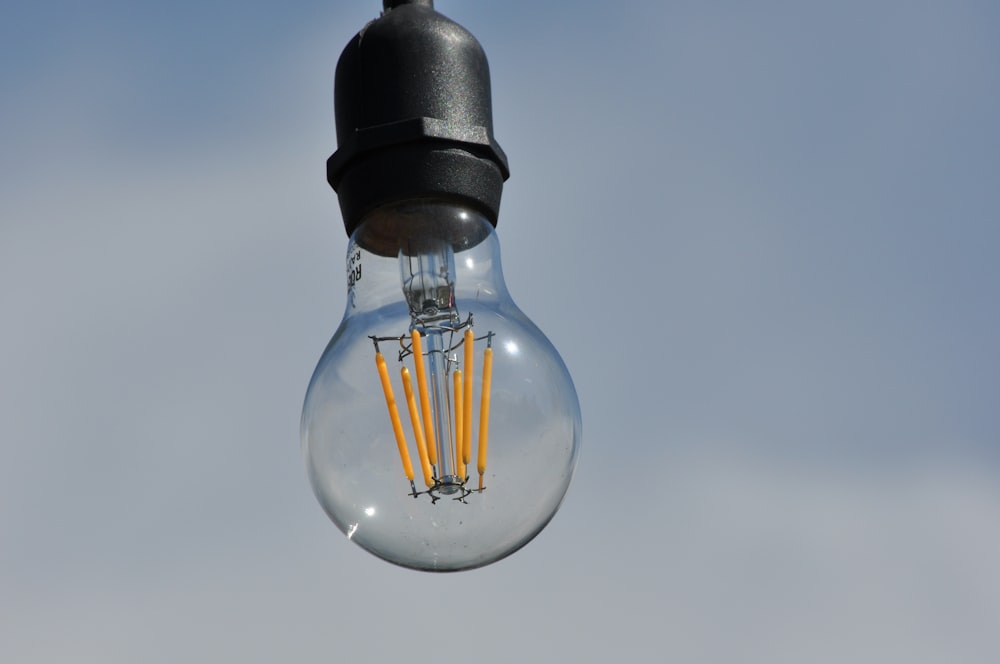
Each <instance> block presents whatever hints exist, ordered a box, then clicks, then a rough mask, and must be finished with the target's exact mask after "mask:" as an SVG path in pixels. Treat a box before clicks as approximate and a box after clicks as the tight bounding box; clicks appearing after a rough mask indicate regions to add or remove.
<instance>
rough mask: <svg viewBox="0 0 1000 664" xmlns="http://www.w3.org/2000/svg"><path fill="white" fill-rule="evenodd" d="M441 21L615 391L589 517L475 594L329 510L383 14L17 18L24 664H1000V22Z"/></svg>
mask: <svg viewBox="0 0 1000 664" xmlns="http://www.w3.org/2000/svg"><path fill="white" fill-rule="evenodd" d="M436 6H437V9H438V10H439V11H441V12H443V13H445V14H446V15H448V16H449V17H451V18H453V19H454V20H456V21H458V22H459V23H462V24H463V25H465V26H466V27H467V28H469V29H470V30H471V31H472V32H473V33H474V34H475V35H476V36H477V37H478V38H479V39H480V41H481V42H482V44H483V46H484V48H485V49H486V52H487V55H488V56H489V58H490V63H491V67H492V72H493V88H494V114H495V121H496V134H497V138H498V140H499V142H500V144H501V145H502V146H503V148H504V150H505V151H506V152H507V154H508V156H509V158H510V162H511V171H512V177H511V179H510V181H509V182H508V183H507V186H506V188H505V192H504V200H503V205H502V209H501V219H500V223H499V226H498V232H499V234H500V238H501V243H502V246H503V251H504V267H505V273H506V277H507V282H508V285H509V287H510V289H511V292H512V293H513V295H514V297H515V299H516V301H517V302H518V303H519V304H520V305H521V307H522V309H524V310H525V311H526V312H527V313H528V314H529V315H530V316H531V317H532V318H533V320H535V321H536V322H537V323H538V324H539V326H540V327H542V329H543V330H545V331H546V333H547V334H548V335H549V337H550V338H551V339H552V340H553V342H554V343H555V344H556V346H557V347H558V348H559V349H560V350H561V351H562V353H563V356H564V359H565V360H566V362H567V364H568V365H569V367H570V370H571V372H572V373H573V376H574V379H575V381H576V384H577V390H578V392H579V395H580V400H581V406H582V409H583V419H584V449H583V454H582V456H581V461H580V466H579V469H578V473H577V477H576V479H575V481H574V484H573V486H572V487H571V488H570V492H569V495H568V497H567V499H566V502H565V504H564V506H563V508H562V510H561V511H560V513H559V514H558V515H557V517H556V518H555V520H554V521H553V522H552V524H551V525H550V526H549V527H548V528H547V529H546V530H545V531H544V532H543V533H542V534H541V535H540V536H539V538H538V539H537V540H536V541H535V542H533V543H532V544H531V545H529V546H528V547H527V548H525V549H524V550H523V551H521V552H519V553H518V554H516V555H515V556H513V557H511V558H510V559H507V560H505V561H502V562H501V563H498V564H497V565H494V566H491V567H489V568H485V569H483V570H478V571H475V572H471V573H465V574H460V575H450V576H445V577H440V576H432V575H426V574H419V573H414V572H407V571H405V570H401V569H397V568H394V567H392V566H390V565H387V564H385V563H382V562H380V561H378V560H375V559H374V558H372V557H370V556H368V555H367V554H365V553H364V552H362V551H361V550H360V549H358V548H357V547H354V546H352V545H350V543H348V542H347V541H346V540H345V538H344V537H343V536H342V535H341V534H340V532H339V531H337V530H336V529H335V528H334V527H333V525H332V524H330V523H329V522H328V521H327V520H326V518H325V516H324V515H323V514H322V511H321V510H320V508H319V506H318V504H317V503H316V501H315V500H314V499H313V497H312V495H311V492H310V490H309V487H308V482H307V481H306V478H305V473H304V470H303V467H302V462H301V459H300V456H299V444H298V418H299V411H300V408H301V400H302V397H303V395H304V392H305V388H306V384H307V382H308V379H309V376H310V374H311V372H312V369H313V366H314V365H315V362H316V360H317V359H318V357H319V354H320V352H321V351H322V349H323V347H324V345H325V344H326V342H327V340H328V339H329V337H330V335H331V334H332V332H333V330H334V328H335V327H336V325H337V323H338V322H339V320H340V318H341V315H342V311H343V306H344V294H345V289H346V286H345V284H344V283H343V271H342V260H343V253H344V251H345V249H346V237H345V235H344V232H343V227H342V225H341V222H340V218H339V212H338V208H337V203H336V199H335V196H334V194H333V192H332V191H330V190H329V188H328V187H327V185H326V184H325V181H324V177H325V171H324V161H325V159H326V157H327V156H328V155H329V154H330V153H332V152H333V150H334V149H335V147H336V145H335V131H334V125H333V113H332V80H333V68H334V66H335V63H336V59H337V57H338V55H339V53H340V50H341V48H342V47H343V46H344V44H346V43H347V41H348V40H349V39H350V38H351V36H353V34H354V33H355V32H357V30H358V29H359V28H360V27H361V26H362V25H363V24H364V22H365V21H367V20H369V19H371V18H373V17H374V16H375V15H377V13H378V11H379V3H377V2H374V1H372V0H366V1H364V2H362V1H360V0H358V1H354V2H350V3H347V2H339V3H314V2H306V3H298V4H294V5H288V4H287V3H285V4H276V3H264V2H249V3H247V2H244V3H231V2H224V1H222V0H218V1H215V2H203V3H189V2H183V1H182V2H174V3H168V4H162V3H160V4H153V3H124V2H102V3H91V4H90V6H89V7H87V8H84V7H82V6H79V5H78V4H76V3H65V2H52V3H34V4H31V5H28V4H22V5H21V6H14V7H9V8H4V10H3V20H2V21H0V56H2V57H0V87H2V90H3V94H2V96H0V117H2V120H3V121H2V122H0V145H3V146H4V149H3V151H2V153H0V167H2V173H3V178H2V179H0V307H2V311H3V321H4V323H3V325H2V326H0V376H2V377H3V379H2V380H0V390H2V392H0V396H2V398H0V659H3V660H4V661H30V662H50V661H51V662H58V661H77V662H90V661H93V662H103V663H107V662H133V661H147V662H176V661H181V660H187V661H208V660H240V661H245V662H271V661H278V660H293V659H294V660H296V661H330V660H331V659H335V660H338V661H339V660H340V659H347V658H353V659H355V660H358V661H387V660H389V659H395V658H401V657H406V658H409V659H419V658H420V656H419V655H418V653H420V652H426V649H425V646H426V644H428V643H430V642H432V641H433V637H432V634H433V633H434V631H435V630H436V629H437V628H439V627H440V625H441V624H442V621H444V622H446V623H447V624H449V625H450V626H452V627H453V628H454V629H455V631H456V633H458V634H460V635H461V636H459V637H457V639H456V648H457V650H458V651H459V652H460V653H463V656H464V657H468V658H470V659H471V658H475V659H476V660H477V661H480V662H508V661H511V660H512V659H514V658H516V657H517V658H521V659H525V660H527V661H540V660H542V659H543V658H551V659H557V660H559V661H565V660H570V659H572V660H573V661H581V662H590V661H594V662H596V661H605V660H607V659H608V658H612V657H613V658H631V659H634V660H637V661H663V660H670V661H680V662H717V661H752V662H757V661H760V662H769V663H773V662H802V661H810V662H843V661H859V662H886V661H908V662H954V661H962V662H973V663H974V662H991V661H993V658H994V657H995V653H996V652H997V650H998V648H1000V642H998V637H997V636H996V630H995V624H996V618H997V616H1000V573H998V572H997V569H996V560H998V559H1000V525H998V524H1000V408H998V407H997V404H998V402H1000V346H998V344H997V339H998V338H1000V312H998V307H997V302H998V301H1000V269H998V267H997V259H996V247H997V246H1000V229H998V224H997V221H998V212H997V211H998V209H1000V129H998V125H997V122H996V118H997V117H1000V69H998V68H997V66H996V63H997V62H1000V42H998V41H997V39H996V35H997V34H998V29H1000V11H998V10H997V8H996V7H995V6H994V5H993V4H992V3H987V2H965V1H957V2H948V3H933V2H905V3H904V2H875V3H871V2H868V3H862V2H843V3H813V2H806V3H781V2H759V3H737V2H698V3H694V2H676V3H638V2H623V3H617V4H612V3H591V2H576V3H561V4H556V3H528V2H508V3H469V2H459V1H458V0H453V1H451V2H446V1H445V0H438V2H437V3H436ZM435 596H440V597H447V598H454V599H453V600H452V601H453V604H452V605H451V606H444V605H442V606H440V607H435V606H432V605H429V604H428V602H427V598H428V597H435Z"/></svg>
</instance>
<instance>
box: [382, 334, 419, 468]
mask: <svg viewBox="0 0 1000 664" xmlns="http://www.w3.org/2000/svg"><path fill="white" fill-rule="evenodd" d="M375 366H377V367H378V377H379V380H381V381H382V391H383V392H384V393H385V405H386V408H388V409H389V419H390V420H392V432H393V434H394V435H395V436H396V447H398V448H399V458H400V460H401V461H402V462H403V471H404V472H405V473H406V479H408V480H410V482H411V483H412V482H413V464H412V463H411V462H410V452H409V450H407V449H406V437H405V436H404V435H403V424H402V422H400V421H399V410H398V409H397V408H396V397H394V396H393V394H392V383H390V382H389V369H388V368H386V366H385V358H384V357H382V353H375Z"/></svg>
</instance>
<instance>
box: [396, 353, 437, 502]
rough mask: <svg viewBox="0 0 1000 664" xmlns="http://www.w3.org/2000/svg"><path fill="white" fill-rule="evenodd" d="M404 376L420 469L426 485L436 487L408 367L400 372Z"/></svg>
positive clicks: (404, 386) (407, 403) (404, 387)
mask: <svg viewBox="0 0 1000 664" xmlns="http://www.w3.org/2000/svg"><path fill="white" fill-rule="evenodd" d="M400 373H401V374H402V376H403V392H405V393H406V405H407V407H408V408H409V411H410V421H411V422H412V423H413V436H414V438H416V439H417V454H419V455H420V467H421V470H423V472H424V483H425V484H426V485H427V486H428V487H432V486H434V472H433V470H431V462H430V460H429V459H428V458H427V442H426V441H425V440H424V430H423V427H422V426H421V425H420V413H418V412H417V400H416V399H415V398H414V397H413V382H412V381H411V380H410V370H409V369H407V368H406V367H403V369H402V370H401V372H400Z"/></svg>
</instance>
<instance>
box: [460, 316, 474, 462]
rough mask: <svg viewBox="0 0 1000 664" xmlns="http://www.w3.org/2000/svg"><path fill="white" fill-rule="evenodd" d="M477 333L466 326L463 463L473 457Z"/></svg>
mask: <svg viewBox="0 0 1000 664" xmlns="http://www.w3.org/2000/svg"><path fill="white" fill-rule="evenodd" d="M474 341H475V335H474V334H473V333H472V328H471V327H467V328H465V362H464V365H465V372H466V373H465V385H463V388H464V390H463V391H464V393H465V397H464V398H463V399H462V408H463V411H464V412H463V415H462V426H463V427H464V431H463V433H462V463H463V464H468V463H469V461H470V460H471V459H472V351H473V346H474Z"/></svg>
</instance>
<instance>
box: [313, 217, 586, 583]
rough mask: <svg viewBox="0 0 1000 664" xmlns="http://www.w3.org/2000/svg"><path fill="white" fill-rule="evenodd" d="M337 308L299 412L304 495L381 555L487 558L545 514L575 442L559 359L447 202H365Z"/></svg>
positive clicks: (405, 559)
mask: <svg viewBox="0 0 1000 664" xmlns="http://www.w3.org/2000/svg"><path fill="white" fill-rule="evenodd" d="M347 283H348V297H347V309H346V312H345V314H344V319H343V321H342V322H341V323H340V327H339V328H338V329H337V331H336V333H335V334H334V336H333V339H332V340H331V341H330V344H329V345H328V346H327V348H326V351H325V352H324V353H323V355H322V357H321V358H320V361H319V365H318V366H317V367H316V371H315V373H314V374H313V377H312V381H311V382H310V384H309V390H308V392H307V393H306V399H305V406H304V408H303V412H302V449H303V454H304V456H305V460H306V465H307V468H308V474H309V478H310V481H311V483H312V486H313V490H314V491H315V493H316V496H317V497H318V498H319V501H320V503H321V504H322V506H323V508H324V509H325V510H326V513H327V514H328V515H329V516H330V518H331V519H332V520H333V522H334V523H335V524H336V525H337V526H338V527H339V528H340V529H341V530H342V531H343V532H344V533H345V534H346V535H347V537H348V538H349V539H351V540H352V541H353V542H355V543H357V544H358V545H360V546H361V547H363V548H364V549H366V550H368V551H370V552H371V553H373V554H375V555H376V556H378V557H380V558H383V559H385V560H387V561H389V562H392V563H395V564H398V565H402V566H404V567H410V568H414V569H421V570H432V571H455V570H462V569H471V568H475V567H481V566H483V565H488V564H489V563H492V562H495V561H497V560H499V559H501V558H503V557H505V556H507V555H510V554H511V553H513V552H515V551H517V550H518V549H519V548H521V547H522V546H524V545H525V544H527V543H528V542H529V541H530V540H531V539H532V538H533V537H535V535H537V534H538V533H539V532H540V531H541V530H542V528H544V527H545V525H546V524H547V523H548V522H549V520H550V519H551V518H552V517H553V515H554V514H555V512H556V510H557V509H558V507H559V504H560V502H561V501H562V499H563V496H564V495H565V493H566V489H567V487H568V486H569V483H570V479H571V478H572V475H573V470H574V467H575V465H576V459H577V454H578V452H579V449H580V437H581V420H580V406H579V403H578V401H577V396H576V391H575V390H574V388H573V382H572V380H571V378H570V375H569V372H568V371H567V369H566V366H565V365H564V364H563V361H562V359H561V358H560V357H559V354H558V352H556V349H555V348H554V347H553V346H552V344H551V343H550V342H549V341H548V339H546V337H545V335H544V334H542V332H541V331H540V330H539V329H538V328H537V327H536V326H535V325H534V323H532V322H531V321H530V320H529V319H528V317H527V316H525V315H524V314H523V313H522V312H521V310H520V309H518V308H517V305H515V304H514V302H513V301H512V300H511V298H510V294H509V293H508V292H507V288H506V285H505V284H504V281H503V275H502V272H501V268H500V245H499V242H498V240H497V236H496V233H495V232H494V230H493V227H492V226H491V225H490V223H489V222H488V221H487V220H486V219H485V218H484V217H483V216H482V215H480V214H479V213H477V212H474V211H472V210H471V209H469V208H466V207H463V206H462V205H459V204H455V203H449V202H418V203H404V204H397V205H395V206H392V207H386V208H380V209H379V210H376V211H375V212H373V213H371V214H369V215H368V216H367V217H366V218H365V219H364V220H363V221H362V223H361V224H360V226H359V227H358V229H357V230H356V231H355V232H354V234H353V236H352V237H351V240H350V244H349V246H348V251H347Z"/></svg>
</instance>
